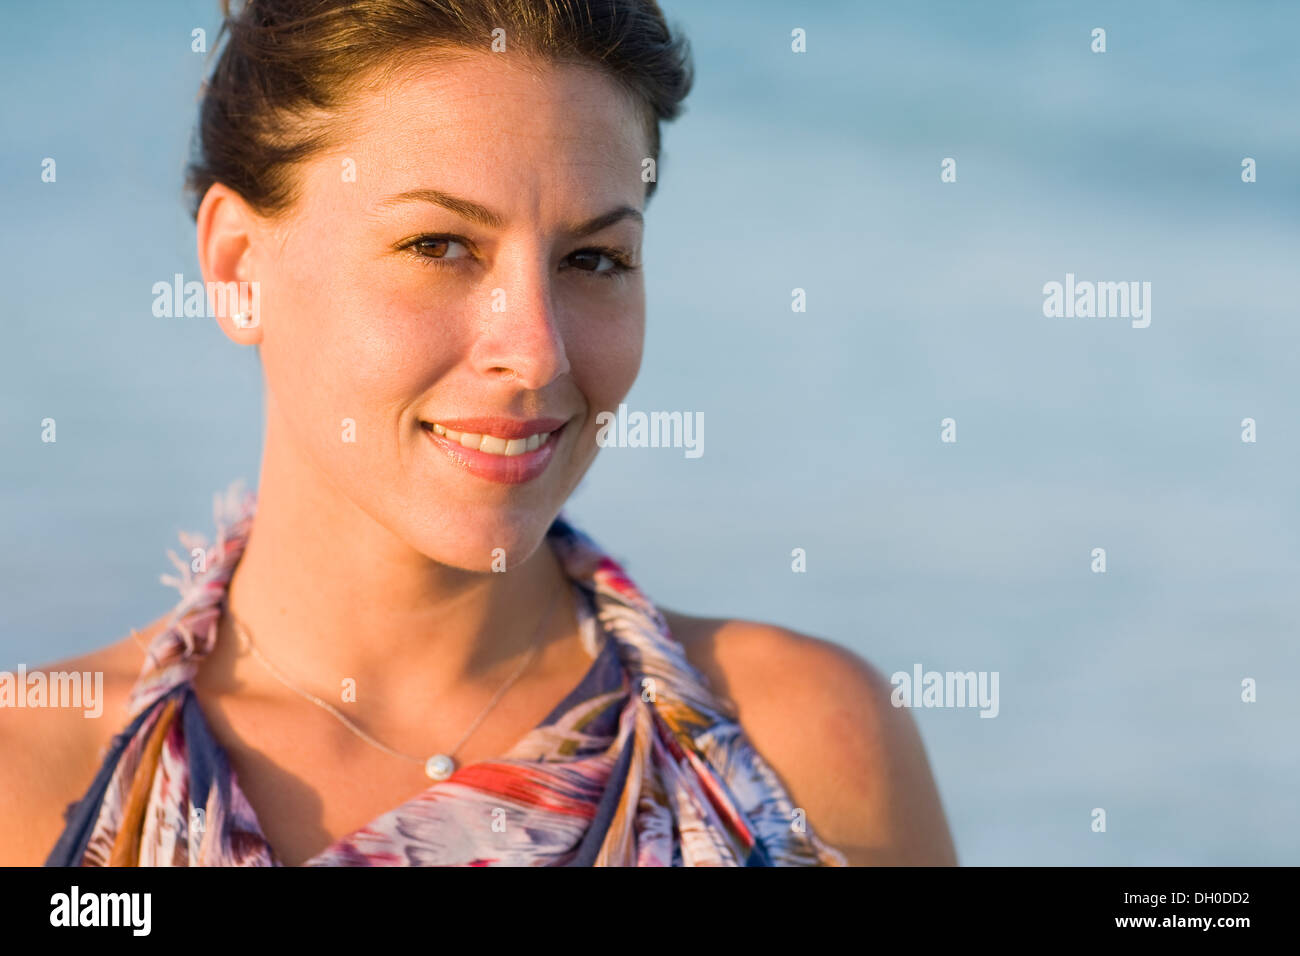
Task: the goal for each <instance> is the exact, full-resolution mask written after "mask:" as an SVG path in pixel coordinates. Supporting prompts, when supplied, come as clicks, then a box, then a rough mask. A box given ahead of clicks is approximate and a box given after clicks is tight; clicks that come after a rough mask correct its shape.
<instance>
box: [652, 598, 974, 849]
mask: <svg viewBox="0 0 1300 956" xmlns="http://www.w3.org/2000/svg"><path fill="white" fill-rule="evenodd" d="M660 610H661V612H662V613H663V615H664V619H665V620H666V621H667V623H668V627H669V630H670V631H671V632H672V634H673V636H674V637H675V638H676V639H677V641H678V642H679V643H680V644H681V645H682V647H683V648H684V650H685V652H686V656H687V659H688V660H689V661H690V663H691V665H692V666H693V667H695V669H696V670H698V671H700V672H701V673H702V674H703V675H704V676H705V678H707V679H708V681H709V684H710V685H711V687H712V688H713V689H714V691H715V692H717V693H719V694H720V695H723V696H725V697H728V698H730V699H731V701H732V702H733V703H734V704H735V705H736V709H737V712H738V714H739V718H740V723H741V725H742V726H743V727H744V730H745V735H746V736H747V737H748V738H749V740H750V742H751V743H752V744H753V746H754V749H755V750H757V751H758V752H759V753H760V754H761V755H762V756H763V757H764V759H766V761H767V762H768V763H769V764H771V765H772V768H773V769H774V770H775V771H776V772H777V774H778V775H779V776H780V777H781V780H782V782H783V783H784V784H785V786H786V789H787V791H788V792H789V794H790V797H791V799H792V800H793V801H794V804H795V806H797V807H801V808H802V809H803V810H805V811H806V813H807V818H808V821H809V823H810V824H811V825H812V827H813V829H814V830H815V831H816V832H817V834H818V836H820V837H821V839H822V840H823V841H824V842H826V843H829V844H830V845H831V846H834V847H835V848H837V849H839V850H840V851H841V852H843V853H844V854H845V855H846V856H847V857H848V859H849V862H850V863H852V864H855V865H863V864H954V863H956V862H957V860H956V852H955V850H954V847H953V843H952V837H951V835H950V833H949V830H948V824H947V821H946V819H945V817H944V812H943V807H942V804H941V801H940V799H939V794H938V790H937V787H936V786H935V782H934V777H933V774H932V773H931V771H930V766H929V761H928V759H927V758H926V754H925V746H924V744H923V743H922V741H921V737H920V733H919V732H918V730H917V728H916V723H915V721H914V720H913V718H912V715H911V713H910V712H909V711H908V710H907V709H906V708H898V707H895V706H894V705H893V703H892V702H891V699H890V698H891V693H892V690H893V687H892V685H891V684H890V683H889V681H888V680H887V679H886V678H885V677H884V675H882V674H881V673H880V672H879V671H878V670H877V669H876V668H875V667H873V666H872V665H871V664H870V663H868V662H867V661H865V660H864V659H862V658H861V657H860V656H858V655H857V654H855V653H853V652H852V651H850V650H849V649H847V648H845V647H842V646H841V645H839V644H835V643H833V642H831V641H828V640H824V639H822V638H818V637H812V636H810V635H807V634H802V633H799V632H797V631H792V630H789V629H787V628H783V627H778V626H776V625H772V624H764V623H761V622H758V621H750V620H743V619H734V618H703V617H692V616H689V615H685V614H680V613H678V612H675V611H670V610H667V609H663V608H661V609H660Z"/></svg>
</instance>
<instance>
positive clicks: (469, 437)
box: [433, 422, 555, 457]
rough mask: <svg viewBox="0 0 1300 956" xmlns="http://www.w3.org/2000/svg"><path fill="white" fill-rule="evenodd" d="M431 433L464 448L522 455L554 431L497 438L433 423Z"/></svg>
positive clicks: (542, 443) (546, 439)
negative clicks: (519, 436)
mask: <svg viewBox="0 0 1300 956" xmlns="http://www.w3.org/2000/svg"><path fill="white" fill-rule="evenodd" d="M433 433H434V434H435V435H441V436H443V437H444V438H446V439H447V440H448V441H454V442H456V443H458V444H460V445H461V446H463V447H465V448H473V449H474V450H475V451H482V452H487V453H488V454H489V455H505V456H507V457H510V456H513V455H522V454H523V453H524V452H527V451H536V450H537V449H538V448H540V447H541V446H542V445H545V444H546V442H547V441H548V440H549V439H550V437H551V436H552V435H554V434H555V432H545V433H543V434H538V435H529V436H528V437H527V438H497V437H496V436H495V435H475V434H474V433H473V432H456V431H452V430H451V429H450V428H444V427H443V426H442V425H439V424H438V423H437V422H434V423H433Z"/></svg>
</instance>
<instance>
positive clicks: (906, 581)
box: [0, 0, 1300, 865]
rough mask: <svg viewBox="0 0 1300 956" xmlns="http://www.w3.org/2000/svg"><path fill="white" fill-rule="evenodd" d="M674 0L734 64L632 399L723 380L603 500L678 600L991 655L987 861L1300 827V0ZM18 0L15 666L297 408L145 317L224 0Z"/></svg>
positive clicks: (679, 19) (666, 262)
mask: <svg viewBox="0 0 1300 956" xmlns="http://www.w3.org/2000/svg"><path fill="white" fill-rule="evenodd" d="M663 5H664V9H665V12H666V14H667V15H668V17H669V19H670V21H672V22H674V23H675V24H677V25H678V26H680V27H681V28H682V29H683V30H684V31H685V33H686V34H687V35H688V37H689V38H690V41H691V43H692V46H693V49H694V56H695V63H696V68H697V71H698V75H697V82H696V87H695V90H694V92H693V93H692V95H691V97H690V98H689V99H688V101H687V112H686V114H685V116H684V117H683V118H682V119H681V120H679V121H678V122H677V123H675V124H670V125H669V126H667V127H665V131H664V136H665V141H664V143H665V149H664V156H663V161H662V163H661V166H660V170H659V179H660V185H659V191H658V193H657V195H656V196H655V197H654V199H653V200H652V202H651V204H650V206H649V215H648V232H647V240H646V249H645V256H646V268H647V283H648V285H647V290H648V306H649V323H648V339H647V350H646V356H645V363H644V366H643V371H642V374H641V377H640V379H639V380H638V382H637V385H636V387H635V388H634V389H633V391H632V393H631V395H630V396H629V397H628V399H627V404H628V407H629V409H630V410H646V411H649V410H667V411H672V410H681V411H688V412H696V411H698V412H702V413H703V415H704V421H705V431H704V454H703V456H702V457H700V458H694V459H688V458H686V457H685V456H684V454H683V452H682V450H681V449H619V448H609V449H606V450H604V451H603V452H602V453H601V455H600V457H599V458H598V459H597V462H596V464H595V466H594V467H593V469H592V471H591V472H590V473H589V475H588V477H587V478H586V480H585V481H584V483H583V485H582V486H581V487H580V488H579V490H578V492H577V494H576V495H575V496H574V498H573V499H572V500H571V502H570V504H569V506H568V507H567V509H566V513H567V514H569V515H570V516H571V517H572V518H573V519H574V520H575V521H576V522H577V523H578V524H579V526H580V527H582V528H584V530H586V531H587V532H588V533H590V534H591V535H592V536H593V537H595V538H596V540H597V541H598V542H600V543H601V544H602V545H603V546H604V547H606V548H607V549H608V550H610V551H611V552H612V553H613V554H614V555H615V556H616V557H618V558H619V559H620V560H622V561H623V562H624V563H625V565H626V567H627V569H628V570H629V572H630V574H631V575H632V577H633V579H634V580H636V581H637V582H638V583H639V584H640V585H641V586H642V588H643V589H644V590H646V591H647V593H649V595H650V596H651V597H652V598H653V599H654V600H656V601H657V602H660V603H662V604H663V605H665V606H667V607H670V608H672V609H675V610H679V611H683V612H687V613H693V614H700V615H708V616H727V617H743V618H749V619H755V620H761V621H769V622H773V623H777V624H782V625H785V626H787V627H791V628H794V629H796V630H799V631H802V632H804V633H809V634H814V635H817V636H820V637H824V638H828V639H831V640H834V641H837V642H840V643H842V644H844V645H846V646H848V647H850V648H852V649H853V650H854V651H856V652H858V653H859V654H861V655H862V656H864V657H865V658H866V659H867V660H869V661H870V662H871V663H872V664H874V665H875V666H876V667H877V668H878V669H879V670H880V671H882V672H883V673H884V674H885V675H886V676H888V675H890V674H892V673H893V672H895V671H907V672H909V673H910V672H911V671H912V669H913V667H914V665H916V664H920V665H922V666H923V667H924V668H925V669H926V670H940V671H945V670H951V671H968V670H974V671H997V672H998V673H999V675H1000V686H999V691H1000V712H999V714H998V716H997V717H996V718H995V719H981V718H980V717H979V715H978V711H977V710H975V709H959V708H953V709H925V710H919V709H918V710H916V711H914V713H915V716H916V718H917V720H918V722H919V725H920V728H921V732H922V735H923V737H924V739H925V741H926V745H927V749H928V752H929V756H930V759H931V762H932V765H933V767H934V770H935V774H936V777H937V779H938V783H939V787H940V791H941V794H942V797H943V800H944V804H945V808H946V810H947V813H948V815H949V820H950V822H951V825H952V828H953V831H954V836H955V839H956V841H957V849H958V854H959V856H960V859H961V861H962V862H963V863H966V864H990V865H1005V864H1084V865H1093V864H1120V865H1127V864H1176V865H1177V864H1295V863H1297V862H1300V823H1298V822H1297V820H1296V795H1297V793H1300V753H1298V752H1297V751H1300V744H1298V743H1297V736H1298V735H1297V731H1298V730H1300V677H1298V674H1300V650H1298V644H1300V642H1298V640H1297V637H1298V633H1300V632H1298V626H1300V587H1297V576H1298V573H1300V545H1297V536H1298V533H1300V507H1298V506H1297V496H1296V472H1297V465H1298V464H1300V454H1297V448H1298V447H1300V446H1298V444H1297V443H1298V442H1300V396H1298V395H1297V369H1298V359H1300V355H1298V354H1297V346H1298V344H1300V331H1298V330H1297V319H1298V318H1300V304H1298V303H1300V297H1298V296H1297V288H1296V286H1297V280H1298V279H1300V275H1298V272H1300V270H1298V269H1297V264H1298V263H1300V235H1298V233H1297V223H1298V222H1300V114H1298V112H1297V103H1298V102H1300V99H1298V95H1297V94H1298V93H1300V59H1298V58H1297V57H1296V55H1295V37H1296V36H1297V35H1298V34H1300V8H1297V7H1296V6H1295V5H1294V4H1285V3H1275V4H1274V3H1228V2H1220V3H1216V4H1200V3H1188V2H1179V3H1173V2H1165V3H1160V2H1147V3H1143V4H1140V5H1139V4H1131V3H1124V2H1114V3H1089V4H1058V3H1033V4H1030V3H1003V4H969V3H959V2H952V3H935V2H926V3H909V4H876V3H862V2H845V3H834V2H830V0H820V2H819V3H817V4H816V5H815V8H816V9H812V10H807V9H797V6H799V5H791V4H788V3H781V2H760V0H744V2H741V0H727V2H724V0H710V2H709V3H707V4H702V3H686V2H680V0H666V2H664V4H663ZM3 19H4V22H5V29H4V30H3V31H0V79H2V80H3V90H4V92H3V95H2V96H0V120H2V122H0V208H2V209H3V213H4V214H3V227H2V228H0V262H2V263H3V265H4V285H5V290H6V298H7V301H6V304H5V318H4V322H3V330H4V336H3V345H2V346H0V542H2V543H3V548H0V669H13V668H15V667H16V666H17V665H18V664H19V663H20V662H21V663H26V664H28V665H29V666H35V665H38V664H47V663H51V662H53V661H55V660H57V659H60V658H63V657H67V656H70V655H72V654H76V653H81V652H84V651H87V650H89V649H91V648H94V647H97V646H100V645H103V644H105V643H108V642H110V641H113V640H117V639H119V638H121V637H122V636H124V635H125V634H126V633H127V631H128V629H129V628H131V627H139V626H143V625H144V624H146V623H147V622H149V621H151V620H153V619H154V618H155V617H157V616H158V615H159V614H161V613H163V612H165V611H166V610H167V609H168V608H169V607H170V606H171V605H172V604H173V603H174V596H175V592H174V591H170V590H168V589H167V588H165V587H163V586H162V585H161V584H159V583H158V576H159V574H162V573H164V572H169V571H170V570H171V567H170V564H169V563H168V562H167V560H166V558H165V551H166V549H167V548H169V547H175V546H176V534H177V532H178V531H180V530H194V531H201V532H203V533H204V534H209V535H210V534H211V531H212V515H211V499H212V494H213V492H215V491H217V490H219V489H222V488H225V487H226V486H227V485H228V484H229V482H230V481H231V480H233V479H236V478H241V477H242V478H244V479H245V480H246V481H247V482H248V483H249V484H250V485H255V483H256V477H257V468H258V461H259V453H260V445H261V416H262V411H261V378H260V370H259V366H258V364H257V361H256V358H255V356H254V355H253V353H252V352H251V351H249V350H240V349H238V348H236V347H235V346H233V345H231V344H230V343H229V342H228V341H227V340H226V339H225V338H224V337H222V336H221V335H220V333H219V332H218V330H217V328H216V327H215V324H213V323H211V322H210V321H208V320H204V319H188V320H187V319H159V318H155V317H154V316H153V315H152V313H151V304H152V301H153V294H152V292H151V287H152V285H153V283H155V282H158V281H169V280H170V278H171V276H172V275H173V274H174V273H177V272H180V273H183V274H184V275H185V277H186V278H187V279H190V278H196V277H198V275H199V271H198V265H197V261H196V258H195V252H194V227H193V224H192V222H191V220H190V219H189V217H188V215H187V213H186V212H185V208H184V204H183V201H182V197H181V181H182V166H183V163H184V161H185V158H186V154H187V147H188V142H189V136H190V132H191V128H192V124H193V122H194V119H195V102H196V101H195V97H196V93H197V90H198V86H199V83H200V81H201V79H202V77H203V76H204V73H205V68H206V66H207V65H208V62H209V61H208V58H207V57H206V56H205V55H203V54H199V53H193V52H191V51H190V42H191V40H190V37H191V30H193V29H194V28H196V27H202V28H204V29H206V30H207V32H208V41H209V44H212V43H213V42H214V41H215V39H216V33H217V28H218V26H219V16H218V13H217V4H216V2H215V0H165V2H163V0H153V2H136V3H131V4H113V5H109V4H96V3H90V2H79V3H73V2H59V0H49V2H45V3H41V4H25V5H23V6H22V7H21V8H16V7H13V6H10V7H7V8H6V10H5V11H4V13H3ZM796 27H798V28H802V29H803V30H805V31H806V34H807V52H805V53H802V54H796V53H793V52H792V51H791V30H792V29H794V28H796ZM1096 27H1101V28H1104V29H1105V30H1106V44H1107V49H1106V52H1105V53H1104V54H1102V53H1094V52H1092V50H1091V44H1092V30H1093V29H1094V28H1096ZM44 157H54V158H55V159H56V160H57V163H58V166H57V174H58V178H57V183H54V184H49V183H43V182H42V181H41V176H40V173H41V161H42V159H43V158H44ZM946 157H952V158H954V159H955V160H956V161H957V182H955V183H943V182H941V181H940V175H939V174H940V163H941V161H942V160H943V159H944V158H946ZM1245 157H1251V158H1253V159H1255V161H1256V163H1257V176H1258V181H1257V182H1255V183H1251V184H1247V183H1243V182H1242V178H1241V163H1242V160H1243V158H1245ZM1067 272H1072V273H1074V274H1075V275H1076V276H1077V277H1078V278H1079V279H1080V280H1114V281H1130V280H1134V281H1147V282H1150V283H1151V284H1152V297H1151V298H1152V301H1151V307H1152V309H1151V324H1150V327H1149V328H1146V329H1135V328H1132V327H1131V325H1130V323H1129V321H1128V320H1126V319H1077V318H1076V319H1049V318H1045V317H1044V315H1043V311H1042V306H1043V292H1042V288H1043V285H1044V283H1046V282H1050V281H1058V282H1061V281H1064V278H1065V274H1066V273H1067ZM795 288H801V289H804V290H805V291H806V295H807V311H806V312H804V313H795V312H792V310H791V290H793V289H795ZM47 417H49V418H54V419H56V420H57V423H58V424H57V427H58V441H57V442H56V443H54V444H46V443H43V442H42V441H41V440H40V432H41V421H42V419H44V418H47ZM1247 417H1249V418H1253V419H1255V421H1256V422H1257V429H1258V441H1257V442H1255V443H1253V444H1251V443H1244V442H1243V441H1242V440H1241V431H1242V429H1241V422H1242V419H1244V418H1247ZM945 418H952V419H955V421H956V423H957V438H958V440H957V441H956V442H955V443H943V442H941V441H940V422H941V420H943V419H945ZM1097 547H1102V548H1105V549H1106V553H1107V571H1106V573H1105V574H1096V573H1093V572H1092V570H1091V564H1092V549H1093V548H1097ZM795 548H803V549H805V551H806V554H807V570H806V572H805V573H794V572H793V571H792V569H791V560H792V559H791V552H792V550H793V549H795ZM1245 678H1253V679H1254V680H1255V681H1256V682H1257V685H1258V701H1257V702H1256V703H1252V704H1247V703H1243V702H1242V700H1241V682H1242V681H1243V679H1245ZM1095 807H1101V808H1104V809H1105V810H1106V813H1107V830H1106V832H1105V833H1096V832H1093V831H1092V829H1091V822H1092V817H1091V812H1092V809H1093V808H1095Z"/></svg>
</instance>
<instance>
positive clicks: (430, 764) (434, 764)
mask: <svg viewBox="0 0 1300 956" xmlns="http://www.w3.org/2000/svg"><path fill="white" fill-rule="evenodd" d="M455 769H456V761H454V760H452V759H451V758H450V757H448V756H447V755H446V754H434V755H433V756H432V757H430V758H429V759H428V760H427V761H426V762H425V764H424V772H425V774H426V775H427V776H428V777H429V779H431V780H446V779H447V778H448V777H450V776H451V775H452V772H453V771H455Z"/></svg>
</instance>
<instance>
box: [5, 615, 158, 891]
mask: <svg viewBox="0 0 1300 956" xmlns="http://www.w3.org/2000/svg"><path fill="white" fill-rule="evenodd" d="M164 626H166V618H159V619H158V620H157V621H154V622H153V623H152V624H150V625H149V626H148V627H146V628H145V629H143V630H141V631H135V632H133V633H132V634H131V635H130V636H128V637H125V638H122V639H121V640H118V641H114V642H113V643H112V644H108V645H106V646H104V647H100V648H97V649H95V650H93V651H91V652H89V653H87V654H82V655H80V656H77V657H72V658H67V659H64V660H60V661H56V662H55V663H53V664H49V665H46V666H42V667H32V668H26V669H25V674H26V679H25V681H24V685H25V686H18V677H19V674H17V673H14V672H10V673H11V677H10V680H11V686H12V687H13V690H14V693H15V694H23V695H24V704H25V706H21V707H19V706H13V705H6V706H4V707H0V834H3V839H0V866H39V865H40V864H42V863H44V862H45V858H46V857H47V856H48V855H49V852H50V850H51V849H53V847H54V844H55V841H57V840H58V837H59V834H60V833H61V832H62V831H63V827H64V817H63V811H64V810H65V809H66V808H67V806H68V805H69V804H70V803H74V802H76V801H77V800H79V799H81V797H82V796H84V795H85V792H86V790H87V788H88V787H89V786H90V784H91V782H92V781H93V780H94V779H95V774H96V773H97V772H98V770H99V766H100V764H101V762H102V761H103V759H104V757H105V756H107V752H108V748H109V746H110V745H111V744H112V741H113V737H114V736H115V735H116V734H118V733H120V732H121V731H122V729H123V728H124V727H125V726H126V724H127V717H128V712H127V699H128V697H129V696H130V693H131V688H132V687H133V686H134V685H135V681H136V678H137V677H138V676H139V674H140V668H141V667H142V666H143V664H144V660H145V648H147V647H148V642H149V641H150V640H151V639H152V637H153V636H154V635H155V634H157V632H158V631H159V630H160V629H161V628H162V627H164ZM38 673H40V674H44V675H45V677H44V679H43V680H39V681H38V680H37V679H36V678H35V677H33V675H35V674H38ZM101 682H102V683H101ZM74 686H75V688H76V692H75V693H72V688H73V687H74ZM37 687H39V690H36V689H34V688H37ZM14 703H16V700H15V702H14ZM32 705H34V706H32Z"/></svg>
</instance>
